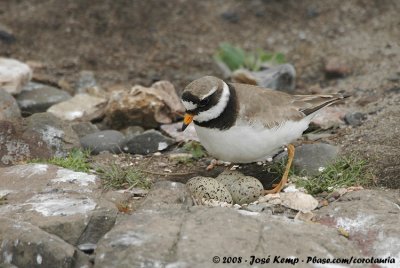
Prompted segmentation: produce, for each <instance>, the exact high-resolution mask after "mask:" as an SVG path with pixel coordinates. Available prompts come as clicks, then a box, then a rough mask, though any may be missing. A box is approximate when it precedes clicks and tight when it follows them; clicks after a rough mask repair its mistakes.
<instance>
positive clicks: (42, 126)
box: [22, 113, 80, 156]
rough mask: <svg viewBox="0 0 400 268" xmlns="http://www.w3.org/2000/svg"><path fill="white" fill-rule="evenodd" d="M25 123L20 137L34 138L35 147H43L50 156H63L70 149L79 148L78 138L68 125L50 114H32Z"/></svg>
mask: <svg viewBox="0 0 400 268" xmlns="http://www.w3.org/2000/svg"><path fill="white" fill-rule="evenodd" d="M25 123H26V130H25V131H24V133H23V134H22V137H24V138H26V139H29V138H33V137H36V138H37V139H38V144H37V145H38V146H40V145H45V147H46V148H47V149H48V150H49V151H50V155H51V156H53V155H54V156H64V155H66V153H67V152H69V151H70V150H71V149H72V148H79V147H80V145H79V138H78V136H77V135H76V133H75V131H74V130H73V129H72V127H71V126H70V124H68V123H67V122H65V121H63V120H61V119H59V118H57V117H56V116H54V115H52V114H50V113H37V114H34V115H32V116H30V117H28V118H26V120H25ZM40 141H41V143H40Z"/></svg>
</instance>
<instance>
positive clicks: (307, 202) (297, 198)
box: [281, 192, 318, 213]
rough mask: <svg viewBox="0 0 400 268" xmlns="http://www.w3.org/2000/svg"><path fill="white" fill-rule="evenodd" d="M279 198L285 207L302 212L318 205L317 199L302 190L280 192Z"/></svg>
mask: <svg viewBox="0 0 400 268" xmlns="http://www.w3.org/2000/svg"><path fill="white" fill-rule="evenodd" d="M281 200H282V205H284V206H285V207H288V208H291V209H294V210H299V211H301V212H303V213H306V212H310V211H312V210H314V209H316V208H317V206H318V201H317V200H316V199H315V198H314V197H312V196H311V195H309V194H305V193H302V192H292V193H281Z"/></svg>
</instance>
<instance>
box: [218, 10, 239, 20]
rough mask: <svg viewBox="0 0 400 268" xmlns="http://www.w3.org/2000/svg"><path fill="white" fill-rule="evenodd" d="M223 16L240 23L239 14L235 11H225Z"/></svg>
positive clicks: (225, 18)
mask: <svg viewBox="0 0 400 268" xmlns="http://www.w3.org/2000/svg"><path fill="white" fill-rule="evenodd" d="M221 17H222V18H223V19H224V20H226V21H229V22H231V23H238V22H239V20H240V16H239V14H238V13H237V12H235V11H225V12H223V13H222V14H221Z"/></svg>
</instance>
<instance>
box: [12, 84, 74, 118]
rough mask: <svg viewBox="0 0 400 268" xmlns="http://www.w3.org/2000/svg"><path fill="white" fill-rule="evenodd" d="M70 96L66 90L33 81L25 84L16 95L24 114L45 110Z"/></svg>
mask: <svg viewBox="0 0 400 268" xmlns="http://www.w3.org/2000/svg"><path fill="white" fill-rule="evenodd" d="M70 98H71V95H70V94H69V93H68V92H66V91H63V90H60V89H58V88H55V87H52V86H48V85H44V84H39V83H34V82H31V83H29V84H28V85H26V86H25V87H24V88H23V89H22V92H21V93H20V94H18V95H17V97H16V99H17V102H18V105H19V107H20V108H21V111H22V113H23V114H24V115H31V114H34V113H43V112H46V110H47V109H48V108H49V107H50V106H52V105H54V104H56V103H59V102H62V101H66V100H68V99H70Z"/></svg>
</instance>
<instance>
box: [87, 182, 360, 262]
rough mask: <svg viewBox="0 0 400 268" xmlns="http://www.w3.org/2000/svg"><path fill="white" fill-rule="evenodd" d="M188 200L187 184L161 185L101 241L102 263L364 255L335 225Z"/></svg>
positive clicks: (98, 258) (98, 255) (98, 259)
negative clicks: (206, 205)
mask: <svg viewBox="0 0 400 268" xmlns="http://www.w3.org/2000/svg"><path fill="white" fill-rule="evenodd" d="M188 201H190V197H189V196H188V194H187V192H186V191H185V188H184V187H183V185H182V184H180V183H174V182H164V183H163V184H162V185H157V184H156V187H155V189H154V188H153V189H152V190H151V191H150V193H149V195H148V196H147V197H146V199H145V201H144V203H143V205H141V206H140V207H139V208H138V209H137V210H136V211H135V212H134V213H133V214H132V215H130V216H128V217H127V218H125V219H123V220H121V221H119V222H118V223H117V224H116V226H115V227H114V228H113V229H112V230H111V231H110V232H109V233H107V234H106V235H105V236H104V237H103V238H102V239H101V240H100V242H99V243H98V245H97V248H96V259H95V263H96V267H125V266H127V267H128V266H129V267H195V268H200V267H219V266H221V264H213V263H212V257H213V256H220V257H221V263H222V261H223V260H222V257H224V256H230V257H233V256H237V257H239V256H241V257H242V260H241V264H239V265H237V266H234V265H232V264H230V265H228V266H229V267H244V266H248V265H249V263H250V261H251V259H250V256H263V257H265V258H267V257H268V256H271V262H272V261H273V259H274V257H275V256H280V257H279V258H282V257H285V258H286V257H289V256H293V257H298V258H299V263H298V264H297V266H299V267H306V266H305V265H302V262H301V260H304V262H305V261H306V260H307V257H308V256H314V255H315V256H318V258H339V257H349V256H359V250H358V249H357V248H356V245H355V244H353V243H352V242H351V241H349V240H348V239H346V238H344V237H342V236H340V235H338V233H337V230H336V229H335V228H330V227H327V226H323V225H321V224H309V223H305V222H302V221H296V220H288V219H284V220H282V218H279V217H276V216H273V217H271V216H270V215H268V214H266V213H257V212H250V211H244V210H235V209H232V208H221V207H214V208H208V207H204V206H195V207H193V206H192V204H191V203H190V202H188ZM321 234H323V235H321ZM293 238H295V239H293ZM287 239H289V240H290V242H288V241H287ZM271 241H280V242H278V243H271ZM293 252H295V255H294V253H293ZM310 254H311V255H310ZM246 263H247V264H246ZM253 265H256V264H255V263H254V264H253ZM258 266H260V265H258ZM283 266H285V265H284V264H283ZM260 267H261V266H260Z"/></svg>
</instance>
